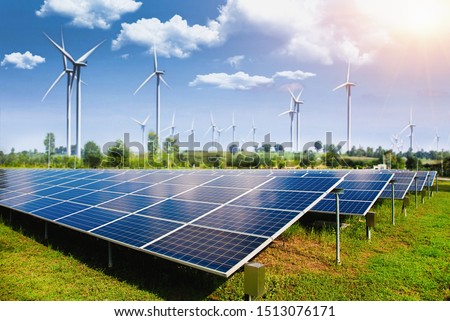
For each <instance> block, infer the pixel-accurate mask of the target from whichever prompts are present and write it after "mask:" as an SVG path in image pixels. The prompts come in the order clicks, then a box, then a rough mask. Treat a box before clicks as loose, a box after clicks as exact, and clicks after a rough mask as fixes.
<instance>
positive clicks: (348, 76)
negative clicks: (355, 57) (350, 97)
mask: <svg viewBox="0 0 450 321" xmlns="http://www.w3.org/2000/svg"><path fill="white" fill-rule="evenodd" d="M347 82H350V59H349V61H348V68H347Z"/></svg>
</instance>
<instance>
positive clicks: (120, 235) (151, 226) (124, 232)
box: [92, 215, 182, 247]
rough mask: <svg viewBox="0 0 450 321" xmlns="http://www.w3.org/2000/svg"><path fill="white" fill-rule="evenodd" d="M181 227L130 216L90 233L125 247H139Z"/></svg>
mask: <svg viewBox="0 0 450 321" xmlns="http://www.w3.org/2000/svg"><path fill="white" fill-rule="evenodd" d="M181 226H182V224H179V223H175V222H169V221H163V220H158V219H154V218H151V217H145V216H139V215H130V216H127V217H124V218H123V219H120V220H117V221H115V222H113V223H111V224H108V225H105V226H103V227H101V228H99V229H96V230H94V231H92V232H93V233H94V234H96V235H99V236H103V237H106V238H109V239H113V240H116V241H118V242H120V243H123V244H126V245H131V246H135V247H141V246H144V245H146V244H147V243H149V242H151V241H153V240H155V239H157V238H158V237H161V236H163V235H165V234H167V233H169V232H171V231H173V230H175V229H177V228H179V227H181Z"/></svg>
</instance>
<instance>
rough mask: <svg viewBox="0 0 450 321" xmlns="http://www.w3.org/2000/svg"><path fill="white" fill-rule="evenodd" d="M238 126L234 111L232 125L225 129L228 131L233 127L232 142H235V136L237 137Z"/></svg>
mask: <svg viewBox="0 0 450 321" xmlns="http://www.w3.org/2000/svg"><path fill="white" fill-rule="evenodd" d="M236 127H237V125H236V123H235V121H234V113H233V118H232V123H231V125H230V126H229V127H228V128H227V129H225V131H228V130H229V129H230V128H232V129H233V140H232V143H234V142H235V138H236Z"/></svg>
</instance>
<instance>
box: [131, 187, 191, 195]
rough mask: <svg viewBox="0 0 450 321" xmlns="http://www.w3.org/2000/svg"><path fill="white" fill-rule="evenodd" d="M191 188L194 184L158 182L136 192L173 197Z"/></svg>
mask: <svg viewBox="0 0 450 321" xmlns="http://www.w3.org/2000/svg"><path fill="white" fill-rule="evenodd" d="M191 188H192V186H184V185H173V184H157V185H153V186H150V187H148V188H144V189H142V190H139V191H136V192H134V194H139V195H148V196H156V197H173V196H175V195H177V194H180V193H183V192H185V191H187V190H189V189H191Z"/></svg>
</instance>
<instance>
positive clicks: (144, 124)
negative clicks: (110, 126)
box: [131, 115, 150, 149]
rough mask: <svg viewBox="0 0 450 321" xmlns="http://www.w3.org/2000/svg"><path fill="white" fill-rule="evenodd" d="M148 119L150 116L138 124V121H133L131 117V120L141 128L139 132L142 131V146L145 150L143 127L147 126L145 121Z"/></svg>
mask: <svg viewBox="0 0 450 321" xmlns="http://www.w3.org/2000/svg"><path fill="white" fill-rule="evenodd" d="M149 118H150V115H148V116H147V118H145V119H144V121H143V122H140V121H139V120H136V119H134V118H133V117H131V119H132V120H133V121H134V122H136V123H138V124H139V126H141V130H142V146H144V149H145V148H146V146H145V145H146V144H145V126H146V125H147V121H148V119H149Z"/></svg>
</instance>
